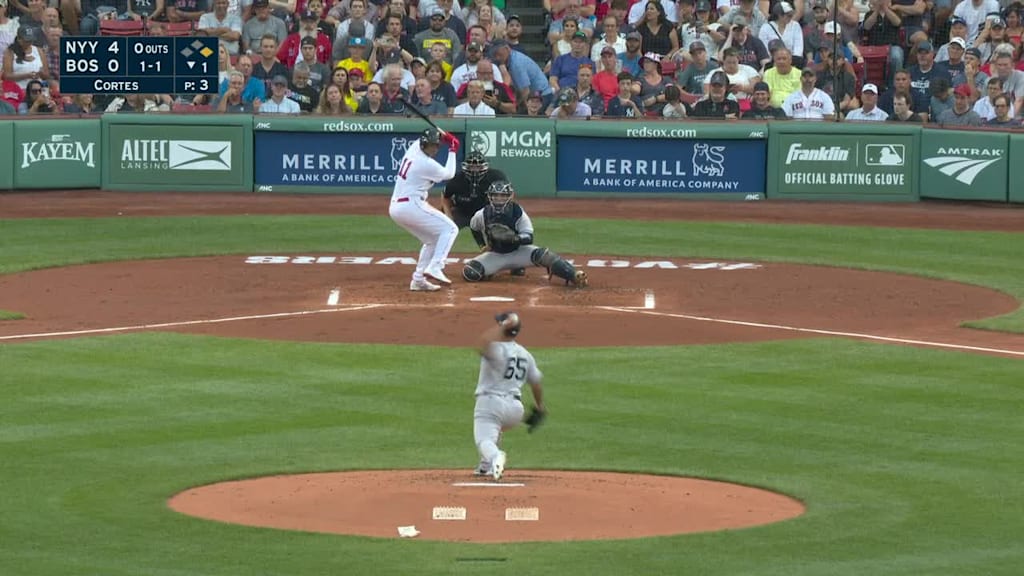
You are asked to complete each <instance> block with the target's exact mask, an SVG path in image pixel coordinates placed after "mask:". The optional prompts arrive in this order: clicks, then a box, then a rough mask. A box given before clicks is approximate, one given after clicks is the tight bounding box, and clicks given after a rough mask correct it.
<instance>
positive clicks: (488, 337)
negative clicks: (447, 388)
mask: <svg viewBox="0 0 1024 576" xmlns="http://www.w3.org/2000/svg"><path fill="white" fill-rule="evenodd" d="M495 319H496V320H497V321H498V324H497V325H496V326H494V327H492V328H491V329H489V330H487V331H486V332H484V334H483V337H482V338H483V341H482V343H481V346H480V377H479V379H478V380H477V385H476V406H475V407H474V409H473V439H474V441H475V442H476V448H477V452H479V453H480V465H479V466H478V468H477V474H486V473H490V474H491V475H492V476H493V477H494V479H495V480H498V479H500V478H501V475H502V473H504V471H505V460H506V455H505V453H504V452H502V451H501V449H500V448H498V442H499V441H500V439H501V432H502V430H507V429H509V428H513V427H515V426H517V425H519V424H520V423H521V422H522V420H523V413H524V410H523V402H522V395H523V392H522V389H523V384H524V383H529V384H530V390H531V392H532V393H533V400H534V403H535V404H536V405H537V406H538V407H540V408H543V406H544V405H543V398H542V397H541V379H542V378H543V374H541V371H540V370H539V369H538V368H537V362H536V360H534V358H533V354H530V352H529V351H528V350H527V349H526V348H524V347H523V346H522V345H520V344H519V343H518V342H516V341H515V338H516V336H517V335H518V334H519V329H520V322H519V316H518V314H515V313H508V314H501V315H498V316H497V317H495Z"/></svg>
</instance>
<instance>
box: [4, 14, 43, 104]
mask: <svg viewBox="0 0 1024 576" xmlns="http://www.w3.org/2000/svg"><path fill="white" fill-rule="evenodd" d="M38 33H39V32H38V29H36V28H26V27H24V26H22V27H20V28H18V36H17V39H15V41H14V43H13V44H11V45H10V46H8V47H7V50H4V67H3V72H4V74H3V77H4V79H5V80H10V81H12V82H15V83H17V84H18V86H21V88H22V90H24V89H25V88H26V87H27V86H28V81H29V80H49V79H50V67H49V65H48V64H47V63H46V56H44V55H43V52H42V50H40V49H39V48H38V47H37V46H35V45H34V44H33V42H34V41H35V40H36V35H37V34H38Z"/></svg>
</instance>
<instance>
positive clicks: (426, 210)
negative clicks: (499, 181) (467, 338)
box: [388, 128, 459, 292]
mask: <svg viewBox="0 0 1024 576" xmlns="http://www.w3.org/2000/svg"><path fill="white" fill-rule="evenodd" d="M442 141H444V142H446V143H447V144H448V161H447V162H446V163H445V165H444V166H441V164H440V163H438V162H437V160H434V155H435V154H437V151H438V149H439V148H440V144H441V142H442ZM458 151H459V139H458V138H456V137H455V136H453V135H451V134H449V133H447V132H444V133H443V134H442V133H441V132H440V131H438V130H437V129H435V128H429V129H427V130H425V131H424V132H423V135H422V136H420V138H419V140H417V141H415V142H413V143H412V144H411V145H410V146H409V148H408V149H407V150H406V151H405V155H404V156H402V162H401V163H400V164H399V168H398V174H397V176H396V177H395V190H394V192H392V193H391V207H390V209H389V210H388V214H389V215H390V216H391V219H392V220H394V221H395V223H396V224H398V225H399V226H401V227H402V228H405V229H406V230H407V231H409V233H410V234H412V235H413V236H415V237H416V238H418V239H419V240H420V242H422V243H423V245H422V246H421V247H420V255H419V259H418V260H417V262H416V270H415V271H414V272H413V274H412V282H411V283H410V284H409V290H412V291H414V292H430V291H435V290H440V289H441V287H440V286H438V285H437V284H434V283H432V282H430V280H428V278H430V279H433V280H435V281H437V282H440V283H441V284H444V285H449V284H451V283H452V281H451V280H449V279H448V277H447V276H445V274H444V265H445V260H446V259H447V258H448V252H449V251H451V249H452V244H454V243H455V237H456V236H457V235H458V233H459V228H458V227H457V226H456V225H455V223H454V222H452V221H451V219H450V218H448V217H447V216H445V215H444V214H443V213H442V212H441V211H440V210H438V209H437V208H434V207H433V206H431V205H430V203H429V202H428V201H427V196H428V195H429V193H430V188H431V187H432V186H434V185H435V184H437V183H438V182H441V181H444V180H449V179H451V178H452V177H453V176H455V155H456V152H458Z"/></svg>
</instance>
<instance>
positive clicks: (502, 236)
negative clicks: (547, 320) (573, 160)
mask: <svg viewBox="0 0 1024 576" xmlns="http://www.w3.org/2000/svg"><path fill="white" fill-rule="evenodd" d="M513 196H515V190H514V189H513V188H512V184H510V183H509V182H508V181H507V180H498V181H496V182H494V183H492V184H491V186H490V188H488V189H487V200H488V204H487V205H486V206H484V207H483V208H481V209H480V210H478V211H477V213H476V214H474V215H473V218H472V219H470V222H469V228H470V230H473V231H474V234H473V237H474V238H477V233H479V234H480V235H481V236H482V237H483V240H484V241H483V242H481V241H480V239H479V238H478V239H477V244H478V245H479V246H480V249H481V250H482V253H480V254H478V255H477V256H476V257H475V258H473V259H472V260H469V261H468V262H466V265H465V267H464V268H463V269H462V277H463V278H464V279H465V280H466V281H467V282H479V281H481V280H487V279H488V278H490V277H492V276H494V275H495V274H497V273H498V272H500V271H502V270H515V269H516V268H522V267H524V266H530V265H533V266H541V267H543V268H547V270H548V275H549V276H557V277H559V278H561V279H563V280H565V283H566V284H572V285H573V286H576V287H577V288H583V287H585V286H586V285H587V282H588V279H587V273H586V272H584V271H583V270H579V269H577V268H576V267H575V266H573V265H572V264H571V263H570V262H568V261H567V260H565V259H564V258H562V257H561V256H559V255H558V254H555V253H554V252H552V251H550V250H548V249H547V248H544V247H541V246H537V245H535V244H534V243H533V222H531V221H530V217H529V216H528V215H527V214H526V211H525V210H523V207H522V206H520V205H519V204H518V203H517V202H515V201H514V200H513V199H512V198H513Z"/></svg>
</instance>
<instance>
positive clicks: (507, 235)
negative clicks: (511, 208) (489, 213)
mask: <svg viewBox="0 0 1024 576" xmlns="http://www.w3.org/2000/svg"><path fill="white" fill-rule="evenodd" d="M487 237H488V238H490V239H491V240H493V241H494V242H495V243H497V244H509V243H512V242H514V241H515V239H516V231H515V230H513V229H511V228H509V227H508V226H506V225H504V224H490V225H488V226H487Z"/></svg>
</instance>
